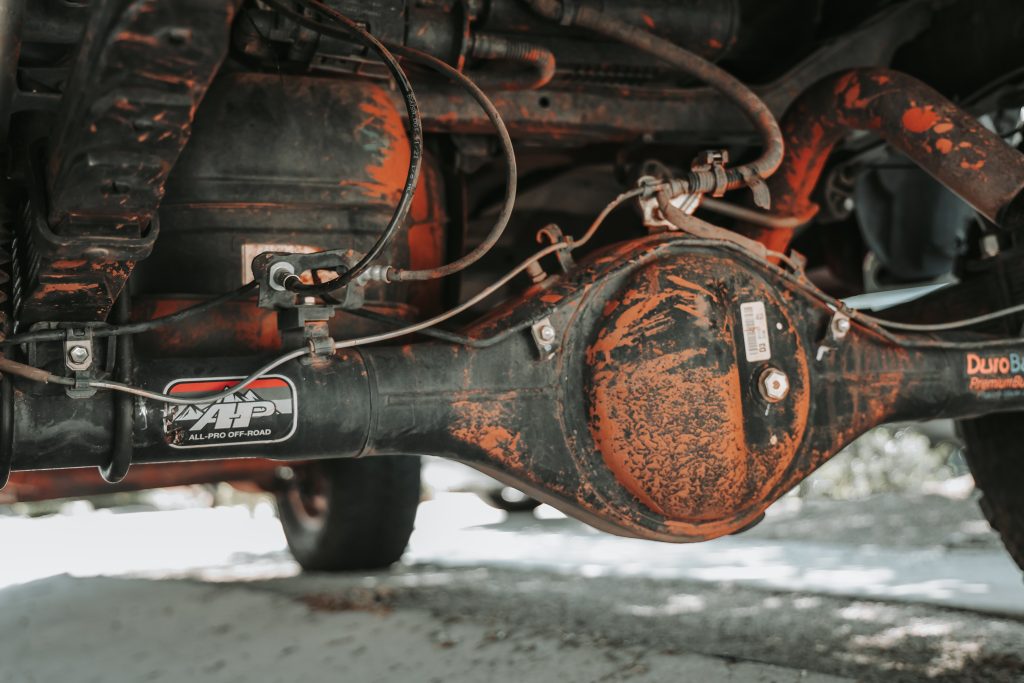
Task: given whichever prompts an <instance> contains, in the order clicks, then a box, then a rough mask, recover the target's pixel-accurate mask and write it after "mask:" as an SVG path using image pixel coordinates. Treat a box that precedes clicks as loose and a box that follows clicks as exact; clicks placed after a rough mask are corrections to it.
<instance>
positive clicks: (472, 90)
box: [388, 46, 519, 282]
mask: <svg viewBox="0 0 1024 683" xmlns="http://www.w3.org/2000/svg"><path fill="white" fill-rule="evenodd" d="M391 49H392V50H393V51H394V52H395V53H396V54H398V55H399V56H400V57H402V58H403V59H408V60H410V61H412V62H417V63H420V64H422V65H424V66H426V67H428V68H430V69H433V70H435V71H437V72H439V73H440V74H442V75H443V76H447V77H448V78H450V79H452V80H454V81H455V82H456V83H458V84H459V85H461V86H462V87H464V88H465V89H466V90H467V91H468V92H469V94H470V95H471V96H472V97H473V99H475V100H476V101H477V103H478V104H479V105H480V107H481V108H482V109H483V110H484V113H485V114H486V115H487V118H488V119H490V121H491V124H492V125H493V126H494V129H495V131H496V132H497V134H498V140H499V142H500V143H501V150H502V153H503V154H504V156H505V165H506V170H505V173H506V176H505V198H504V200H503V201H502V204H501V210H500V211H499V212H498V217H497V219H495V221H494V226H493V227H492V228H491V230H490V232H488V233H487V237H485V238H484V240H483V241H482V242H480V244H478V245H477V246H476V248H474V249H473V250H472V251H470V252H469V253H468V254H466V255H465V256H462V257H461V258H459V259H456V260H455V261H452V262H451V263H448V264H446V265H443V266H439V267H437V268H426V269H423V270H406V269H403V268H393V269H391V271H390V272H389V274H388V278H389V279H390V280H391V281H392V282H407V281H412V280H436V279H439V278H443V277H447V276H449V275H453V274H455V273H458V272H460V271H462V270H465V269H466V268H468V267H469V266H471V265H473V264H474V263H476V262H477V261H479V260H480V258H481V257H483V255H484V254H486V253H487V252H489V251H490V250H491V249H492V248H493V247H494V245H495V244H497V243H498V240H500V239H501V236H502V234H503V233H504V232H505V228H506V227H507V226H508V222H509V219H511V218H512V210H513V209H514V208H515V204H516V191H517V183H518V177H519V169H518V168H517V166H516V152H515V147H513V145H512V137H511V136H510V135H509V133H508V128H506V127H505V122H504V121H503V120H502V118H501V114H500V113H499V112H498V108H497V107H495V106H494V103H493V102H491V100H490V98H489V97H487V95H486V94H485V93H484V92H483V91H482V90H481V89H480V88H479V87H478V86H477V85H476V83H474V82H473V81H472V80H471V79H470V78H469V77H468V76H466V75H465V74H462V73H460V72H459V71H457V70H456V69H455V68H453V67H451V66H449V65H448V64H446V63H445V62H443V61H441V60H440V59H437V58H436V57H433V56H431V55H428V54H426V53H425V52H420V51H419V50H413V49H411V48H407V47H401V46H392V48H391Z"/></svg>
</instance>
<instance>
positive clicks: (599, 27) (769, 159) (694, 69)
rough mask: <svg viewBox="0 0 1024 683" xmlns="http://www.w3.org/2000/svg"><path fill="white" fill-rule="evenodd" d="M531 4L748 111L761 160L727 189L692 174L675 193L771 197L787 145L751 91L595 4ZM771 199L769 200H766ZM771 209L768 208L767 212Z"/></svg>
mask: <svg viewBox="0 0 1024 683" xmlns="http://www.w3.org/2000/svg"><path fill="white" fill-rule="evenodd" d="M526 2H527V4H529V5H530V7H531V8H533V10H534V11H535V12H537V13H538V14H540V15H541V16H543V17H545V18H547V19H551V20H553V21H558V22H560V23H562V24H563V25H567V26H577V27H580V28H585V29H589V30H591V31H593V32H595V33H599V34H601V35H603V36H605V37H607V38H611V39H612V40H616V41H618V42H620V43H623V44H625V45H629V46H631V47H634V48H636V49H638V50H642V51H643V52H647V53H648V54H651V55H654V56H655V57H657V58H659V59H661V60H662V61H664V62H667V63H668V64H671V65H672V66H674V67H676V68H677V69H679V70H680V71H682V72H683V73H685V74H688V75H690V76H693V77H694V78H696V79H698V80H700V81H703V82H704V83H707V84H708V85H710V86H711V87H713V88H715V89H716V90H718V91H719V92H721V93H722V94H724V95H725V96H726V97H728V98H729V99H730V100H732V101H733V102H734V103H736V105H737V106H739V108H740V109H741V110H742V111H743V114H744V115H745V116H746V117H747V119H749V120H750V122H751V123H753V124H754V127H755V128H756V129H757V132H758V133H759V134H760V136H761V138H762V139H763V141H764V149H762V150H761V155H760V156H759V157H758V158H757V159H755V160H754V161H751V162H749V163H746V164H742V165H739V166H734V167H732V168H729V169H726V178H727V184H726V186H725V187H720V186H718V181H717V180H716V179H715V177H714V175H713V174H711V173H706V172H694V171H691V172H689V173H688V174H687V176H686V178H685V179H681V180H680V181H677V183H676V185H677V186H675V187H673V194H682V193H694V192H709V191H714V192H716V193H717V192H719V191H725V190H734V189H737V188H740V187H744V186H749V187H750V188H751V189H752V190H753V191H754V198H755V202H757V203H758V204H762V203H763V202H762V201H758V199H759V196H764V195H763V194H762V193H765V192H767V188H765V187H764V183H763V179H764V178H767V177H769V176H770V175H771V174H772V173H774V172H775V171H776V169H778V168H779V165H780V164H781V163H782V157H783V153H784V151H785V143H784V142H783V137H782V130H781V129H780V128H779V123H778V121H776V120H775V115H774V114H772V112H771V110H770V109H769V108H768V105H766V104H765V103H764V100H762V99H761V98H760V97H758V96H757V95H756V94H755V93H754V92H753V91H752V90H751V89H750V88H748V87H747V86H746V85H744V84H743V83H742V82H741V81H740V80H739V79H737V78H736V77H735V76H733V75H732V74H730V73H729V72H727V71H725V70H724V69H722V68H721V67H719V66H716V65H715V64H712V63H711V62H709V61H708V60H706V59H704V58H703V57H700V56H698V55H696V54H694V53H692V52H690V51H689V50H685V49H683V48H681V47H679V46H678V45H676V44H675V43H673V42H671V41H668V40H665V39H664V38H661V37H659V36H657V35H655V34H654V33H651V32H650V31H647V30H644V29H642V28H639V27H637V26H633V25H631V24H627V23H625V22H623V21H620V20H618V19H616V18H614V17H611V16H609V15H607V14H605V13H604V12H601V11H599V10H597V9H594V8H593V7H590V6H589V5H582V4H579V3H578V2H575V1H573V2H571V3H570V2H568V0H526ZM765 199H767V197H765ZM763 208H767V207H763Z"/></svg>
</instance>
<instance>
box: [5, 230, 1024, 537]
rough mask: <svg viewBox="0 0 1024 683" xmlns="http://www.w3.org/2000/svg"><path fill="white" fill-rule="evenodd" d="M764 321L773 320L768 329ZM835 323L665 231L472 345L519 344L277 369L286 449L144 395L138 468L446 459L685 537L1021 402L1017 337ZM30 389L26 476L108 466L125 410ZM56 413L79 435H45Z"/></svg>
mask: <svg viewBox="0 0 1024 683" xmlns="http://www.w3.org/2000/svg"><path fill="white" fill-rule="evenodd" d="M749 305H755V306H759V307H760V310H761V311H762V318H761V321H762V322H761V328H758V329H760V332H757V333H753V332H751V329H752V327H751V326H752V323H751V322H750V321H748V320H747V319H746V316H747V313H745V312H744V308H745V307H746V306H749ZM833 313H834V311H833V309H832V308H831V307H830V305H829V302H827V301H826V300H824V299H822V298H820V297H818V296H815V295H812V294H811V293H810V292H809V290H808V286H807V284H806V281H803V280H800V279H799V278H796V277H790V276H786V275H785V274H784V273H783V272H782V271H779V270H777V269H774V268H773V267H771V266H769V265H768V264H766V263H765V262H764V261H762V260H760V259H757V258H755V257H752V256H751V255H750V254H749V253H748V252H743V251H738V250H737V247H736V246H735V245H729V244H728V243H723V242H720V241H714V240H702V239H696V238H691V237H679V236H677V235H673V234H671V233H667V234H661V235H652V236H650V237H647V238H643V239H639V240H634V241H632V242H627V243H623V244H619V245H615V246H613V247H610V248H608V249H605V250H603V251H601V252H598V253H596V254H595V255H593V256H592V257H591V258H589V259H587V260H586V261H584V262H581V264H580V266H579V267H578V268H577V269H575V270H573V271H571V272H570V273H568V274H567V275H566V276H565V277H564V278H552V279H550V280H548V281H546V282H543V283H540V284H538V285H535V286H534V287H533V288H532V289H530V290H529V291H528V292H527V294H526V296H525V297H524V298H523V299H522V300H519V301H513V302H510V303H509V304H507V305H505V306H503V307H500V308H498V309H496V310H495V311H494V312H493V313H492V314H491V315H489V316H488V317H487V318H486V319H484V320H482V321H480V322H479V323H477V324H475V325H472V326H471V327H469V328H468V329H466V330H464V334H466V335H468V336H470V337H472V338H477V339H479V338H485V337H490V336H491V335H494V334H497V333H501V332H502V331H503V330H506V329H514V330H518V331H519V332H518V333H517V334H512V335H508V336H506V337H504V338H503V341H502V342H501V343H498V344H495V345H493V346H489V347H486V348H467V347H466V346H463V345H460V344H446V343H410V344H406V345H404V346H399V347H383V346H381V347H378V346H372V347H364V348H360V349H358V350H348V351H345V352H342V353H339V354H338V355H337V356H336V357H334V358H332V359H330V360H327V361H325V362H323V363H319V364H316V365H311V364H309V363H302V362H299V361H296V362H293V363H291V364H289V365H287V366H284V367H282V368H281V369H280V370H279V372H280V373H281V374H283V375H284V376H285V377H287V378H288V379H289V380H290V381H291V382H292V383H293V385H294V387H295V391H296V394H295V395H294V398H293V401H292V404H293V405H298V406H299V408H298V410H297V411H296V412H295V413H294V415H295V423H294V424H295V428H294V430H293V432H292V433H291V435H290V436H287V437H286V438H282V439H276V440H274V441H267V442H262V443H258V444H255V445H250V446H241V445H233V444H230V443H226V442H219V441H218V440H217V439H213V440H212V442H210V443H206V442H205V441H204V442H202V443H201V444H200V445H201V450H189V444H188V443H187V442H186V441H184V440H183V439H182V435H183V432H182V429H181V428H180V427H179V426H175V425H170V423H168V422H167V421H168V420H169V419H171V418H170V417H168V413H166V412H165V411H164V410H163V406H162V405H161V404H158V403H153V402H149V401H141V402H139V403H138V404H137V406H136V431H135V459H136V461H137V462H140V463H145V462H177V461H181V460H188V459H194V458H195V457H197V456H199V457H202V458H204V459H207V458H244V457H247V456H254V455H263V456H265V457H273V458H276V459H281V460H310V459H315V458H324V457H352V456H371V455H392V454H412V455H417V454H428V455H435V456H440V457H447V458H452V459H455V460H460V461H462V462H466V463H468V464H470V465H472V466H474V467H477V468H479V469H481V470H483V471H485V472H487V473H490V474H493V475H495V476H497V477H498V478H500V479H502V480H503V481H506V482H508V483H510V484H511V485H514V486H516V487H518V488H520V489H522V490H524V491H527V492H528V493H530V494H531V495H534V496H536V497H538V498H539V499H541V500H543V501H545V502H549V503H551V504H552V505H555V506H556V507H558V508H560V509H562V510H564V511H565V512H567V513H568V514H571V515H573V516H576V517H578V518H580V519H583V520H584V521H586V522H588V523H590V524H592V525H595V526H597V527H599V528H601V529H604V530H607V531H611V532H614V533H619V534H624V535H629V536H635V537H640V538H648V539H654V540H663V541H673V542H683V541H698V540H705V539H709V538H714V537H717V536H721V535H723V534H727V533H732V532H735V531H738V530H741V529H743V528H745V527H746V526H748V525H750V524H751V523H754V522H756V521H757V519H759V517H760V515H761V513H762V512H763V510H764V509H765V508H766V507H767V506H768V505H770V504H771V503H772V502H773V501H775V500H777V499H778V498H779V497H780V496H782V495H783V494H784V493H785V492H786V491H788V490H789V489H791V488H792V487H793V486H795V485H796V484H797V483H799V482H800V481H801V480H802V479H804V478H805V477H806V476H808V475H809V474H810V473H811V472H813V471H814V470H815V469H816V468H817V467H819V466H820V465H821V464H822V463H824V462H825V461H827V460H828V459H829V458H830V457H831V456H832V455H833V454H835V453H836V452H837V451H838V450H839V449H840V448H841V447H842V446H844V445H845V444H847V443H849V442H850V441H852V440H853V439H854V438H856V437H857V436H859V435H860V434H861V433H863V432H864V431H865V430H867V429H868V428H870V427H872V426H874V425H877V424H881V423H884V422H888V421H893V420H914V419H927V418H933V417H940V416H957V417H960V416H969V415H973V414H977V413H981V412H989V411H992V410H1012V409H1020V408H1021V406H1022V403H1024V392H1021V391H1019V388H1020V387H1021V386H1024V361H1022V358H1024V348H1022V347H1021V345H1020V343H1019V341H1018V340H1013V339H1010V340H1004V341H1002V342H1000V343H999V345H998V346H991V345H990V346H987V347H983V346H981V345H980V344H977V345H973V346H968V347H965V348H964V349H963V350H958V349H951V348H948V347H942V346H940V345H939V344H938V342H937V341H935V340H933V341H930V342H929V341H922V342H920V343H918V344H917V345H916V346H913V347H911V346H909V345H903V344H900V343H899V341H898V340H897V339H894V338H891V337H888V336H885V335H883V334H880V333H879V332H878V331H877V330H873V329H870V328H867V327H862V326H860V325H856V324H855V325H854V326H853V327H852V328H851V329H850V330H849V331H848V332H847V333H846V334H845V337H844V339H843V340H842V342H841V343H835V341H834V340H829V339H827V338H826V337H825V330H827V329H829V321H830V319H831V318H832V316H833ZM542 319H547V320H548V321H549V324H550V325H551V327H552V328H553V329H554V332H555V334H554V335H553V336H554V338H553V339H552V348H551V349H550V351H546V352H541V350H540V349H539V348H538V346H537V344H536V342H535V340H534V339H533V336H532V335H531V334H530V332H529V330H527V329H523V328H521V327H520V325H521V324H522V323H523V322H524V321H537V320H542ZM751 335H753V336H751ZM752 339H753V345H752V341H751V340H752ZM762 346H763V347H764V348H763V349H762V348H761V347H762ZM752 349H753V351H752ZM257 363H258V360H257V359H246V358H212V357H208V356H206V357H201V358H172V357H169V355H163V356H162V357H157V358H149V359H146V360H145V362H140V363H139V372H138V375H137V377H136V381H137V382H138V383H139V384H140V385H142V386H145V387H148V388H156V389H159V388H163V387H167V386H169V385H170V384H171V383H173V382H175V381H181V378H193V379H194V378H211V379H213V378H224V377H233V376H242V375H244V374H245V373H246V372H248V371H249V370H251V368H252V367H253V366H254V365H256V364H257ZM1015 363H1016V367H1017V368H1018V369H1017V370H1016V371H1014V370H1013V368H1014V367H1015V365H1014V364H1015ZM770 369H774V372H775V373H776V374H778V375H784V376H785V378H786V383H787V385H788V392H786V393H785V394H784V395H782V396H781V397H775V398H771V399H770V400H769V398H770V397H766V395H765V393H764V392H763V391H762V390H761V387H760V384H759V383H760V382H761V381H762V378H764V377H765V376H766V371H768V370H770ZM1004 369H1005V371H1004ZM16 391H18V392H19V393H18V397H17V400H16V401H14V407H15V415H14V437H15V442H16V444H17V446H18V448H17V449H16V451H15V461H14V469H15V470H25V469H40V468H54V467H60V466H68V465H69V464H71V465H79V466H82V465H99V464H102V463H104V462H105V461H106V459H107V458H108V457H109V450H110V441H109V436H110V430H111V425H112V423H113V421H114V415H113V413H114V410H113V400H112V398H111V397H110V396H109V395H99V396H97V397H96V398H94V399H92V400H90V401H71V400H69V399H68V398H67V397H66V396H64V395H63V393H62V392H60V391H59V388H58V389H57V390H53V389H52V388H50V387H38V386H35V385H19V386H18V387H16ZM55 414H60V415H61V416H62V418H63V419H61V420H58V421H50V420H48V417H47V416H52V415H55ZM161 416H162V417H161ZM82 424H88V425H89V426H90V427H89V429H88V430H82V429H80V428H77V427H76V425H82ZM250 426H252V425H250ZM256 427H257V428H258V425H257V426H256ZM233 428H234V426H232V425H227V426H225V427H224V429H233ZM218 438H219V437H218Z"/></svg>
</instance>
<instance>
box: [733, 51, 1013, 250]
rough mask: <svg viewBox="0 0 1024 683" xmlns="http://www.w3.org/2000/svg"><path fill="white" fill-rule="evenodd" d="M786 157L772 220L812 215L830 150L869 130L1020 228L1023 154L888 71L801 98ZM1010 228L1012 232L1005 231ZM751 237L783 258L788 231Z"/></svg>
mask: <svg viewBox="0 0 1024 683" xmlns="http://www.w3.org/2000/svg"><path fill="white" fill-rule="evenodd" d="M782 128H783V133H784V134H785V136H786V156H785V160H784V161H783V165H782V167H781V168H780V169H779V170H778V172H777V173H776V174H775V176H773V177H772V178H771V179H770V180H769V182H768V185H769V188H770V190H771V195H772V212H773V213H775V214H777V215H779V216H807V217H808V218H809V217H810V216H811V215H813V213H814V211H815V210H816V208H817V207H816V205H815V204H813V202H812V201H811V193H812V192H813V191H814V189H815V187H816V185H817V183H818V180H819V178H820V177H821V174H822V171H823V169H824V168H825V164H826V162H827V161H828V157H829V153H830V152H831V151H832V148H833V147H834V146H835V145H836V144H837V143H839V142H840V141H841V140H842V139H843V138H844V137H845V136H846V135H847V134H848V133H850V131H853V130H868V131H871V132H873V133H875V134H877V135H879V136H880V137H882V138H883V139H884V140H885V141H886V142H888V143H889V144H890V145H892V146H893V147H894V148H895V149H897V150H899V151H900V152H902V153H903V154H905V155H906V156H907V157H908V158H910V159H911V160H912V161H914V162H915V163H916V164H917V165H918V166H920V167H921V168H922V169H924V170H925V171H927V172H928V173H929V174H931V175H932V176H933V177H935V178H936V179H937V180H938V181H939V182H941V183H942V184H943V185H945V186H946V187H947V188H949V189H950V190H952V191H953V192H954V193H956V194H957V195H959V196H960V197H961V198H962V199H964V201H966V202H967V203H968V204H970V205H971V206H972V207H974V208H975V209H976V210H977V211H978V212H979V213H981V214H982V215H984V216H985V217H986V218H988V219H989V220H992V221H994V222H996V223H1000V222H1007V221H1008V222H1011V223H1012V222H1014V221H1019V220H1020V218H1021V216H1019V215H1018V216H1011V215H1009V212H1011V211H1014V210H1019V205H1020V203H1021V201H1022V197H1024V154H1021V153H1020V152H1019V151H1017V150H1016V149H1014V148H1013V147H1011V146H1009V145H1008V144H1006V143H1005V142H1004V141H1003V140H1002V138H1000V137H999V136H998V135H996V134H995V133H993V132H991V131H989V130H988V129H987V128H985V127H984V126H983V125H982V124H981V123H980V122H979V121H978V120H977V119H976V118H974V117H973V116H971V115H970V114H968V113H966V112H964V111H963V110H961V109H960V108H959V107H957V106H956V105H955V104H953V103H952V102H950V101H949V100H948V99H946V98H945V97H943V96H942V95H941V94H939V93H938V92H936V91H935V90H934V89H932V88H931V87H929V86H927V85H925V84H924V83H921V82H920V81H918V80H916V79H914V78H912V77H910V76H908V75H906V74H903V73H899V72H895V71H891V70H887V69H854V70H850V71H844V72H841V73H838V74H834V75H832V76H829V77H828V78H826V79H824V80H822V81H820V82H819V83H817V84H816V85H815V86H814V87H812V88H811V89H810V90H808V91H807V92H806V93H804V94H803V95H801V96H800V98H799V99H797V100H796V102H794V103H793V105H792V107H791V108H790V109H789V111H788V112H787V113H786V115H785V117H783V120H782ZM1007 227H1010V226H1007ZM747 232H748V234H751V235H752V236H754V237H756V238H757V239H759V240H761V241H763V242H765V243H766V244H767V245H768V246H769V247H770V248H772V249H774V250H775V251H784V250H785V248H786V246H787V244H788V242H789V238H790V236H791V234H792V230H791V229H775V228H764V227H755V226H749V227H748V228H747Z"/></svg>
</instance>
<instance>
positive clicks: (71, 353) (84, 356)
mask: <svg viewBox="0 0 1024 683" xmlns="http://www.w3.org/2000/svg"><path fill="white" fill-rule="evenodd" d="M68 360H70V361H71V362H72V363H74V364H75V365H81V364H82V363H84V362H86V361H87V360H89V349H87V348H85V347H84V346H72V347H71V348H70V349H68Z"/></svg>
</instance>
